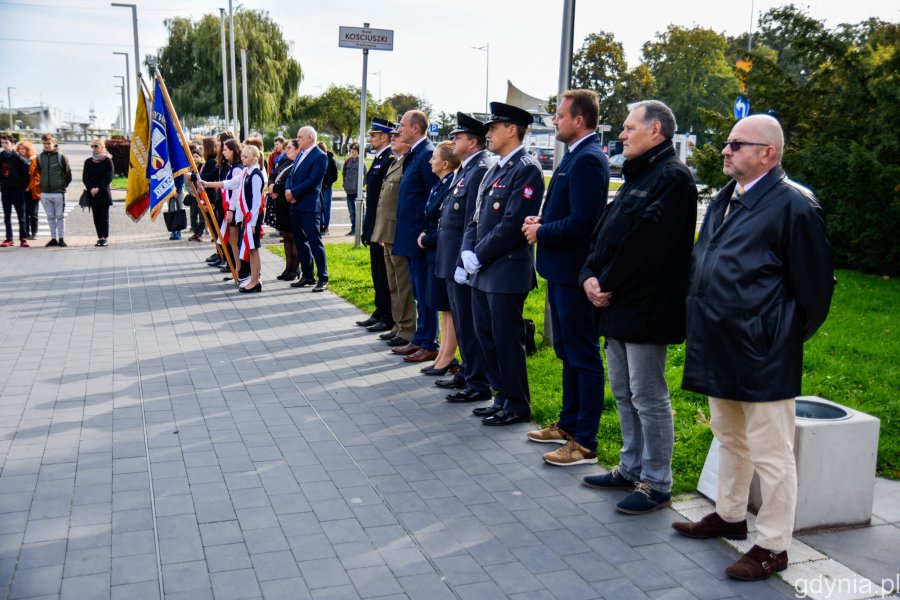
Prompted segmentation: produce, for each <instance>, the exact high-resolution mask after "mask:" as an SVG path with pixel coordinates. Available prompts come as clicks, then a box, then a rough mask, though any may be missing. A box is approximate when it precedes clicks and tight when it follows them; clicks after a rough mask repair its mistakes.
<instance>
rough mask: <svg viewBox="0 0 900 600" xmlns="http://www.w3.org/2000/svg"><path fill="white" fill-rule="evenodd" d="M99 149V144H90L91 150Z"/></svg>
mask: <svg viewBox="0 0 900 600" xmlns="http://www.w3.org/2000/svg"><path fill="white" fill-rule="evenodd" d="M99 147H100V145H99V144H91V148H99Z"/></svg>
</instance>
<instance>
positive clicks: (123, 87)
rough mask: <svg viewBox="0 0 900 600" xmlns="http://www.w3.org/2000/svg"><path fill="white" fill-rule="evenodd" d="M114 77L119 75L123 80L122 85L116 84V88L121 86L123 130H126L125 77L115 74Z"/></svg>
mask: <svg viewBox="0 0 900 600" xmlns="http://www.w3.org/2000/svg"><path fill="white" fill-rule="evenodd" d="M113 77H118V78H119V79H121V80H122V85H114V86H113V87H114V88H119V94H120V95H121V96H122V132H123V133H124V132H125V78H124V77H122V76H121V75H113Z"/></svg>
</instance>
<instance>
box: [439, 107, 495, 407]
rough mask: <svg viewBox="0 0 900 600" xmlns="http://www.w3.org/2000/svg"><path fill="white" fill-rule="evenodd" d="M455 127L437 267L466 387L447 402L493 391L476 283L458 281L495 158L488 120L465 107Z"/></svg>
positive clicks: (473, 399) (468, 399) (472, 398)
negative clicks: (488, 146)
mask: <svg viewBox="0 0 900 600" xmlns="http://www.w3.org/2000/svg"><path fill="white" fill-rule="evenodd" d="M456 123H457V125H456V129H454V130H453V131H451V132H450V136H451V138H452V139H453V152H454V154H456V156H457V158H459V159H460V161H461V163H462V164H461V165H460V167H459V171H457V173H456V177H455V178H454V179H453V183H452V188H453V191H451V192H450V196H449V198H448V199H447V200H446V201H445V202H444V207H443V209H442V211H441V221H440V230H439V231H438V242H437V257H436V260H435V268H434V273H435V275H436V276H437V277H440V278H443V279H445V280H446V282H447V296H448V298H449V299H450V312H451V313H452V314H453V325H454V328H455V329H456V339H457V341H458V343H459V347H460V349H461V350H462V357H463V366H462V373H463V378H464V382H465V388H464V389H463V390H462V391H459V392H456V393H453V394H450V395H448V396H447V401H448V402H476V401H478V400H490V399H491V397H492V396H493V394H492V392H491V386H490V385H489V383H488V379H487V375H486V373H485V367H484V365H485V357H484V356H482V354H481V347H480V346H479V345H478V338H477V336H476V335H475V325H474V323H473V322H472V288H471V287H470V286H469V285H468V283H463V284H459V283H456V281H454V276H455V275H456V271H457V269H462V267H458V266H457V262H458V261H459V252H460V249H461V247H462V239H463V233H465V229H466V224H467V223H469V222H470V221H471V220H472V215H473V214H474V213H475V198H476V196H477V195H478V186H479V184H481V180H482V179H483V178H484V174H485V173H486V172H487V170H488V168H490V167H491V166H493V165H494V163H495V162H496V161H495V160H494V159H492V158H490V157H488V154H487V152H486V151H485V149H484V146H485V139H484V137H485V135H486V134H487V126H486V125H485V124H484V123H482V122H481V121H479V120H478V119H475V118H474V117H470V116H469V115H467V114H466V113H462V112H458V113H456Z"/></svg>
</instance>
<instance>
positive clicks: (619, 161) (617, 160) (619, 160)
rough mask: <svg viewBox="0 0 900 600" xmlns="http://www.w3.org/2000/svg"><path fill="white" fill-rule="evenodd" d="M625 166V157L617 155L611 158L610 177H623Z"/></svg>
mask: <svg viewBox="0 0 900 600" xmlns="http://www.w3.org/2000/svg"><path fill="white" fill-rule="evenodd" d="M624 164H625V155H624V154H616V155H614V156H610V157H609V175H610V177H621V176H622V165H624Z"/></svg>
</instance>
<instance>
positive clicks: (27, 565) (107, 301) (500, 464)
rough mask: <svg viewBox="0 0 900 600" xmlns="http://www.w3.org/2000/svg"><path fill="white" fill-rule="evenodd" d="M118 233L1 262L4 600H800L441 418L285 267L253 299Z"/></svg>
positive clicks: (391, 363) (442, 411) (374, 346)
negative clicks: (738, 573)
mask: <svg viewBox="0 0 900 600" xmlns="http://www.w3.org/2000/svg"><path fill="white" fill-rule="evenodd" d="M116 208H117V209H118V206H117V207H116ZM114 215H116V216H115V221H114V227H113V234H112V238H111V239H112V243H111V246H110V247H108V248H94V247H93V246H92V245H91V244H92V242H93V238H92V236H90V235H89V234H90V227H89V225H86V223H89V219H90V217H89V216H88V214H87V213H84V215H81V214H80V213H79V211H75V212H73V215H72V216H71V217H70V219H71V222H70V227H71V228H72V231H81V232H82V233H83V234H84V235H83V236H82V237H78V236H74V237H72V238H71V239H72V243H73V245H72V247H70V248H67V249H57V248H31V249H19V248H16V249H13V250H12V251H11V252H4V253H3V254H2V255H0V264H2V270H3V275H4V279H5V281H6V285H5V286H4V288H5V289H4V293H3V294H2V295H0V465H2V472H0V597H9V598H30V597H41V598H64V599H68V598H78V599H89V598H115V599H122V600H124V599H131V598H133V599H146V598H156V597H161V596H164V597H166V598H171V599H173V600H174V599H180V598H185V599H187V598H190V599H192V600H194V599H203V598H216V599H221V600H229V599H241V598H266V599H275V598H291V599H296V598H414V599H419V598H423V599H427V600H441V599H444V598H458V599H476V598H486V599H495V598H506V597H508V598H522V599H524V598H529V599H541V598H558V599H560V600H578V599H591V598H606V599H616V600H620V599H623V598H666V599H681V598H703V599H713V598H789V597H793V590H792V589H791V588H790V587H789V586H787V585H786V584H784V583H783V582H781V581H777V580H776V581H768V582H760V583H738V582H733V581H729V580H728V579H726V577H725V576H724V573H723V570H724V567H725V566H726V565H727V564H729V563H730V562H731V561H732V560H734V559H735V556H736V555H735V554H734V552H733V551H731V550H730V549H728V548H726V547H725V546H724V545H723V544H721V543H719V542H718V541H699V540H690V539H685V538H680V537H676V535H675V534H674V532H673V531H672V530H671V528H670V526H669V524H670V522H671V521H673V520H675V519H676V518H677V515H676V514H675V513H674V512H673V511H670V510H663V511H659V512H656V513H653V514H650V515H645V516H641V517H632V516H627V515H623V514H620V513H617V512H616V511H615V508H614V503H615V502H616V501H618V500H619V499H620V498H621V497H622V495H623V494H622V493H621V492H610V493H598V492H596V491H592V490H589V489H587V488H585V487H583V486H581V485H579V479H580V477H581V476H583V475H584V474H586V473H593V472H595V471H596V470H597V468H596V467H590V466H583V467H572V468H567V469H560V468H555V467H549V466H545V465H544V464H543V463H542V461H541V460H540V454H541V452H542V451H544V450H546V448H543V447H537V446H536V445H535V444H533V443H529V442H527V441H526V440H525V432H526V431H527V430H528V429H529V426H527V425H519V426H514V427H511V428H505V429H500V430H496V429H486V428H484V427H483V426H482V425H480V423H479V422H478V420H477V419H475V418H473V417H472V416H471V415H470V410H471V406H467V405H451V404H449V403H446V402H444V401H443V399H442V392H440V391H439V390H438V389H437V388H435V387H434V386H433V385H432V381H433V380H432V379H431V378H426V377H423V376H421V375H419V373H418V367H417V366H415V365H408V366H401V365H400V364H398V360H397V358H396V357H393V356H390V355H388V354H387V353H386V352H385V348H384V345H383V344H382V343H379V342H377V341H376V340H374V339H373V337H374V336H371V335H368V334H362V333H361V331H360V328H358V327H356V326H354V325H353V321H354V320H355V319H359V318H360V312H359V311H358V310H357V309H356V308H354V307H353V306H351V305H349V304H348V303H346V302H345V301H343V300H342V299H340V298H338V297H337V296H335V295H333V294H331V293H330V292H326V293H324V294H311V293H308V292H306V291H300V290H294V289H291V288H289V287H287V286H286V285H285V284H282V283H281V282H276V281H275V280H274V275H275V274H276V273H277V272H279V270H280V266H279V264H278V263H279V259H277V258H276V257H274V256H272V255H270V254H268V253H264V257H263V265H264V266H263V269H264V278H263V281H264V284H263V287H264V288H265V289H264V291H263V293H262V294H253V295H249V296H247V295H239V294H237V293H236V290H235V289H234V287H233V286H231V285H228V284H223V283H222V282H221V280H220V274H219V273H218V272H217V271H216V272H215V273H213V272H212V271H213V270H212V269H209V268H207V267H205V266H204V265H203V264H202V259H203V257H204V256H205V255H206V254H208V252H209V246H208V245H200V244H192V243H189V242H186V241H181V242H177V243H175V242H169V241H167V240H166V239H165V232H164V231H163V230H162V227H161V225H159V224H156V225H152V226H151V225H149V224H148V223H145V222H142V223H141V224H139V225H137V226H135V225H132V224H130V223H127V221H125V222H123V221H122V220H121V219H122V217H120V216H118V210H116V212H115V213H114ZM126 226H127V228H126ZM79 228H80V229H79ZM129 228H130V229H129ZM67 237H69V236H67Z"/></svg>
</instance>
